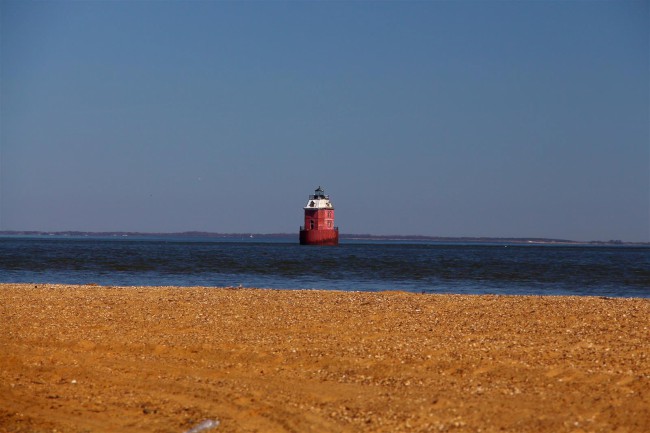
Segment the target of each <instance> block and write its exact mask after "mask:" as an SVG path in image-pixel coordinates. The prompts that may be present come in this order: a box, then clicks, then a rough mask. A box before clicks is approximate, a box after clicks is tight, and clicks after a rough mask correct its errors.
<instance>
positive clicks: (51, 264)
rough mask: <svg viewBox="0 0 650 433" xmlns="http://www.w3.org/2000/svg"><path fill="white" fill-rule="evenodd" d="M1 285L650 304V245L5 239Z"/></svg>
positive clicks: (0, 248)
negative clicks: (638, 300) (645, 300)
mask: <svg viewBox="0 0 650 433" xmlns="http://www.w3.org/2000/svg"><path fill="white" fill-rule="evenodd" d="M0 282H29V283H66V284H90V283H96V284H100V285H121V286H122V285H125V286H168V285H173V286H244V287H261V288H276V289H328V290H348V291H351V290H362V291H381V290H404V291H410V292H416V293H422V292H425V293H464V294H468V293H471V294H486V293H494V294H527V295H590V296H618V297H650V248H647V247H595V246H549V245H512V244H510V245H503V244H500V245H485V244H473V245H472V244H439V243H424V242H411V243H391V242H383V243H378V242H368V243H360V242H351V241H348V242H344V243H342V244H341V245H339V246H338V247H314V246H300V245H298V244H297V239H275V240H264V241H257V240H255V239H248V238H247V239H241V240H220V241H215V240H214V239H165V238H157V239H156V238H140V239H133V238H63V237H61V238H58V237H32V238H29V237H4V238H0Z"/></svg>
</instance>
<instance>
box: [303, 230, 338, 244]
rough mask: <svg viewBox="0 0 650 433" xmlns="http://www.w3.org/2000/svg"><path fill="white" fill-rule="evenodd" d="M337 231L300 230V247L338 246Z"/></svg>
mask: <svg viewBox="0 0 650 433" xmlns="http://www.w3.org/2000/svg"><path fill="white" fill-rule="evenodd" d="M338 244H339V231H338V230H317V229H314V230H300V245H338Z"/></svg>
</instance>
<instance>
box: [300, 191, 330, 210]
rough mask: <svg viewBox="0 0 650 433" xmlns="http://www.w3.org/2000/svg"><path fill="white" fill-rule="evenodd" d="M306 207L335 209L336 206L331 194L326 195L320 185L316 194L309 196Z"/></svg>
mask: <svg viewBox="0 0 650 433" xmlns="http://www.w3.org/2000/svg"><path fill="white" fill-rule="evenodd" d="M305 209H334V206H332V203H331V202H330V196H329V195H325V191H323V188H321V187H320V186H319V187H318V188H316V191H315V192H314V194H313V195H310V196H309V201H307V206H305Z"/></svg>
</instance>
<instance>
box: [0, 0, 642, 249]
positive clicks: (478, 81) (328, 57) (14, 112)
mask: <svg viewBox="0 0 650 433" xmlns="http://www.w3.org/2000/svg"><path fill="white" fill-rule="evenodd" d="M649 4H650V3H649V2H648V1H625V0H623V1H544V0H541V1H430V2H427V1H417V2H415V1H414V2H404V1H400V2H391V1H383V2H373V1H367V2H341V1H330V2H284V1H275V2H216V1H215V2H212V1H192V2H181V1H160V2H150V1H110V2H109V1H92V2H73V1H65V2H62V1H47V2H45V1H2V3H0V13H1V22H0V24H1V27H0V31H1V34H0V36H1V38H0V44H1V46H0V49H1V51H0V60H1V71H0V72H1V76H0V86H1V87H0V92H1V93H0V97H1V99H0V104H1V105H0V110H1V113H0V114H1V117H0V122H1V124H0V127H1V131H0V134H1V135H0V138H1V141H0V158H1V160H0V206H1V207H0V229H2V230H52V231H54V230H86V231H104V230H106V231H117V230H124V231H146V232H160V231H164V232H170V231H174V232H175V231H186V230H199V231H212V232H254V233H276V232H290V233H293V232H296V233H297V230H298V226H299V225H300V224H301V223H302V220H303V211H302V207H303V206H304V205H305V203H306V201H307V198H308V197H307V196H308V195H309V194H313V190H314V189H315V188H316V187H317V186H319V185H322V186H323V187H324V188H325V190H326V192H327V193H328V194H330V197H331V199H332V202H333V204H334V206H335V207H336V212H337V213H336V217H337V221H336V222H337V225H339V226H340V229H341V232H342V233H371V234H423V235H434V236H504V237H505V236H508V237H510V236H512V237H550V238H564V239H575V240H610V239H621V240H625V241H650V108H649V106H650V85H649V81H650V66H649V56H650V37H649V30H650V11H649Z"/></svg>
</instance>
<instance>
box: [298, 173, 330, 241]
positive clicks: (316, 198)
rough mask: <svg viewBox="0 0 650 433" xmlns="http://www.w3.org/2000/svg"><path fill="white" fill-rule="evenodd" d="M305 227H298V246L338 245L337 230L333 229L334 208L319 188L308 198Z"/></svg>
mask: <svg viewBox="0 0 650 433" xmlns="http://www.w3.org/2000/svg"><path fill="white" fill-rule="evenodd" d="M304 209H305V225H304V226H301V227H300V245H338V244H339V228H338V227H334V206H332V203H331V202H330V197H329V196H328V195H325V191H323V189H322V188H321V187H320V186H319V187H318V188H317V189H316V191H315V192H314V195H310V196H309V201H307V206H305V207H304Z"/></svg>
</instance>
